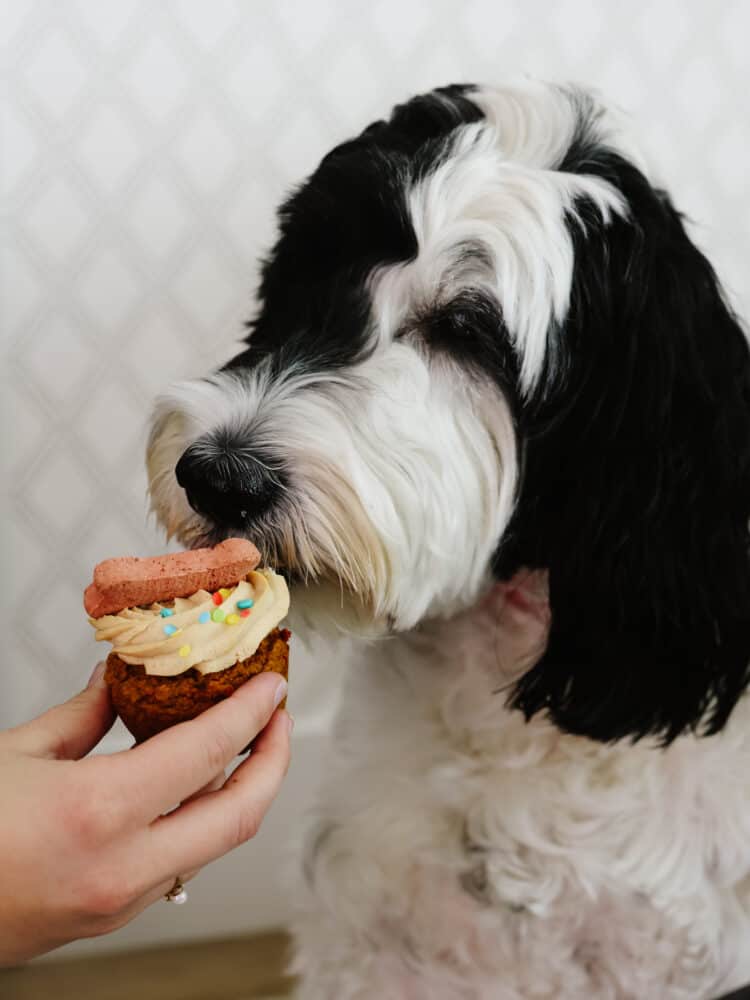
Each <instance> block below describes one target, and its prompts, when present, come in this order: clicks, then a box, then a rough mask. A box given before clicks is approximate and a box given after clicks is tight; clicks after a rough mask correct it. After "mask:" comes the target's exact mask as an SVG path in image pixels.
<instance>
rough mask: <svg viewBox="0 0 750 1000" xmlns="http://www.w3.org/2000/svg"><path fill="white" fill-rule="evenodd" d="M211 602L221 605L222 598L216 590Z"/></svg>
mask: <svg viewBox="0 0 750 1000" xmlns="http://www.w3.org/2000/svg"><path fill="white" fill-rule="evenodd" d="M211 600H212V601H213V602H214V604H221V602H222V601H223V600H224V598H223V597H222V596H221V592H220V591H218V590H217V591H216V593H215V594H214V595H213V597H212V598H211Z"/></svg>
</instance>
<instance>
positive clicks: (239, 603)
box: [237, 597, 253, 610]
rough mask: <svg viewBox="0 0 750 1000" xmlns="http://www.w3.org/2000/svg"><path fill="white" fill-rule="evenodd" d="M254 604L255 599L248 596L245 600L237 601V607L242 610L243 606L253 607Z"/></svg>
mask: <svg viewBox="0 0 750 1000" xmlns="http://www.w3.org/2000/svg"><path fill="white" fill-rule="evenodd" d="M252 606H253V601H252V600H251V599H250V598H249V597H246V598H245V600H244V601H237V607H238V608H240V610H242V609H243V608H251V607H252Z"/></svg>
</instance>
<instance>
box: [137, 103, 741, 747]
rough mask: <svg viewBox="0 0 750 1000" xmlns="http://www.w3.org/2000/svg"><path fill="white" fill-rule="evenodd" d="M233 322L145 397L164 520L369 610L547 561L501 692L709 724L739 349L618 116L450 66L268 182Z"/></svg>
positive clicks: (721, 677) (706, 276)
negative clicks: (466, 79) (311, 160)
mask: <svg viewBox="0 0 750 1000" xmlns="http://www.w3.org/2000/svg"><path fill="white" fill-rule="evenodd" d="M259 302H260V306H259V311H258V314H257V318H256V319H255V320H254V321H253V322H252V324H251V325H250V326H251V331H250V335H249V337H248V340H247V346H246V348H245V349H244V350H243V351H242V353H240V354H239V355H238V356H237V357H236V358H234V359H233V360H232V361H230V362H229V364H227V365H226V367H225V368H223V369H222V370H221V371H219V372H217V373H215V374H213V375H210V376H209V377H207V378H205V379H202V380H199V381H193V382H188V383H184V384H181V385H178V386H176V387H175V389H174V390H173V391H172V392H170V393H168V394H167V395H165V396H164V397H163V398H162V399H161V400H160V401H159V403H158V406H157V410H156V414H155V418H154V424H153V429H152V434H151V440H150V445H149V470H150V480H151V494H152V499H153V505H154V508H155V510H156V511H157V514H158V516H159V517H160V519H161V521H162V522H163V524H164V525H165V526H166V528H167V530H168V532H169V533H171V534H175V535H177V537H179V538H180V539H181V540H182V541H183V542H184V543H186V544H191V545H198V544H207V543H211V542H214V541H217V540H219V539H220V538H222V537H226V536H227V535H230V534H232V535H236V534H248V535H249V536H250V537H251V538H252V539H253V540H254V541H255V542H256V544H258V546H259V547H260V548H261V550H262V552H263V556H264V558H265V559H266V560H267V561H268V562H269V563H270V564H271V565H274V566H277V567H278V568H280V569H281V570H282V571H284V572H285V573H286V574H287V575H288V576H289V577H290V578H291V579H292V581H293V582H294V583H296V584H297V594H296V596H295V600H296V601H300V600H303V597H304V594H307V596H308V598H310V599H312V597H313V595H316V594H317V595H318V597H320V595H327V597H326V601H325V602H321V604H320V608H319V612H320V613H321V614H322V611H323V605H324V604H326V605H327V610H328V612H331V611H332V609H333V608H335V607H338V608H340V609H342V610H341V614H342V615H346V614H354V615H355V617H356V618H357V620H358V621H359V622H360V623H362V622H364V621H367V622H368V623H369V625H370V627H376V628H390V629H408V628H410V627H412V626H414V625H415V624H416V623H417V622H419V621H421V620H423V619H425V618H427V617H430V616H445V615H449V614H452V613H455V612H456V611H457V610H459V609H461V608H463V607H466V606H468V605H470V604H472V603H473V602H474V601H475V600H476V599H477V597H478V595H479V593H480V592H481V591H482V589H483V588H485V587H487V586H488V584H489V582H490V581H491V580H492V579H493V577H494V578H500V579H503V578H507V577H509V576H511V575H512V574H513V573H514V572H515V571H516V570H517V569H518V568H519V567H529V568H541V569H545V570H547V572H548V575H549V592H550V608H551V628H550V633H549V641H548V645H547V650H546V653H545V654H544V656H543V657H542V659H541V660H540V662H539V663H538V664H536V665H535V666H534V667H533V668H532V669H531V670H530V671H529V672H528V673H526V674H525V675H524V676H523V677H522V678H521V680H520V681H519V683H518V684H517V686H516V688H515V690H514V693H513V696H512V703H513V704H514V705H515V706H517V707H519V708H520V709H522V710H523V711H524V712H525V713H526V714H527V715H531V714H533V713H535V712H537V711H540V710H546V711H547V712H548V713H549V715H550V716H551V717H552V718H553V719H554V721H555V722H556V723H557V724H558V725H559V726H561V727H562V728H564V729H567V730H570V731H572V732H576V733H582V734H586V735H590V736H593V737H595V738H597V739H604V740H608V739H616V738H620V737H623V736H628V735H630V736H641V735H644V734H656V735H659V736H660V737H662V738H664V739H666V740H669V739H671V738H673V737H674V736H676V735H677V734H678V733H680V732H682V731H683V730H684V729H686V728H690V727H694V728H699V727H700V728H701V729H702V730H703V731H707V732H713V731H715V730H717V729H718V728H720V727H721V726H722V725H723V723H724V722H725V721H726V719H727V717H728V715H729V712H730V711H731V709H732V707H733V705H734V704H735V702H736V701H737V699H738V698H739V696H740V694H741V693H742V691H743V690H744V688H745V686H746V685H747V682H748V664H750V561H749V559H748V517H749V516H750V437H749V434H750V424H749V418H750V364H749V363H748V362H749V358H748V349H747V345H746V341H745V338H744V336H743V333H742V331H741V329H740V327H739V325H738V323H737V322H736V320H735V319H734V317H733V316H732V314H731V312H730V310H729V309H728V308H727V305H726V304H725V302H724V300H723V298H722V294H721V291H720V289H719V287H718V284H717V280H716V277H715V275H714V273H713V271H712V269H711V267H710V265H709V264H708V262H707V261H706V259H705V258H704V257H703V256H702V254H701V253H700V252H699V251H698V250H697V249H696V247H695V246H694V245H693V244H692V243H691V242H690V240H689V239H688V237H687V235H686V233H685V230H684V228H683V225H682V222H681V219H680V216H679V214H678V213H677V212H676V211H675V209H674V208H673V206H672V204H671V203H670V201H669V199H668V197H667V196H666V194H665V193H664V192H663V191H661V190H658V189H655V188H654V187H652V186H651V184H650V183H649V181H648V180H647V177H646V175H645V173H644V171H643V168H642V166H640V165H639V160H638V157H637V154H635V153H634V152H633V150H632V149H631V148H630V147H629V145H628V144H627V142H626V140H625V138H624V136H623V133H622V131H621V130H620V128H619V127H618V123H617V121H616V120H615V119H614V118H613V116H611V115H610V114H608V113H607V112H606V111H605V110H604V109H603V108H602V107H601V106H600V105H599V104H598V102H597V101H596V100H594V99H593V98H592V97H590V96H588V95H585V94H583V93H581V92H580V91H577V90H574V89H571V88H556V87H552V86H547V85H541V84H524V85H522V86H519V87H514V88H506V89H503V90H490V89H481V88H471V87H449V88H446V89H444V90H439V91H435V92H433V93H431V94H429V95H427V96H424V97H420V98H416V99H414V100H412V101H410V102H409V103H407V104H405V105H402V106H400V107H398V108H396V110H395V111H394V113H393V115H392V116H391V118H390V120H389V121H387V122H385V121H383V122H376V123H375V124H373V125H371V126H370V127H369V128H368V129H366V130H365V131H364V132H363V133H362V135H360V136H359V137H358V138H356V139H354V140H353V141H351V142H347V143H344V144H343V145H341V146H339V147H337V148H336V149H334V150H333V151H332V152H331V153H330V154H329V155H328V156H327V157H326V158H325V159H324V160H323V161H322V163H321V164H320V166H319V167H318V169H317V170H316V171H315V173H314V174H313V175H312V176H311V177H310V178H309V179H308V180H307V182H306V183H305V184H303V185H302V187H300V188H299V189H298V190H297V191H296V192H295V193H294V194H293V195H292V196H291V197H290V198H289V200H288V201H287V202H286V203H285V204H284V205H283V207H282V209H281V212H280V235H279V239H278V241H277V243H276V245H275V247H274V248H273V250H272V252H271V254H270V256H269V258H268V260H267V262H266V263H265V266H264V270H263V277H262V282H261V286H260V294H259Z"/></svg>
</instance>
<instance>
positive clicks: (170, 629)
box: [164, 625, 177, 635]
mask: <svg viewBox="0 0 750 1000" xmlns="http://www.w3.org/2000/svg"><path fill="white" fill-rule="evenodd" d="M176 631H177V626H176V625H165V626H164V634H165V635H174V634H175V632H176Z"/></svg>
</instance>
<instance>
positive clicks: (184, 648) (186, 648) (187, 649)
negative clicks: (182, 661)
mask: <svg viewBox="0 0 750 1000" xmlns="http://www.w3.org/2000/svg"><path fill="white" fill-rule="evenodd" d="M189 655H190V646H188V644H187V643H185V645H184V646H180V656H189Z"/></svg>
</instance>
